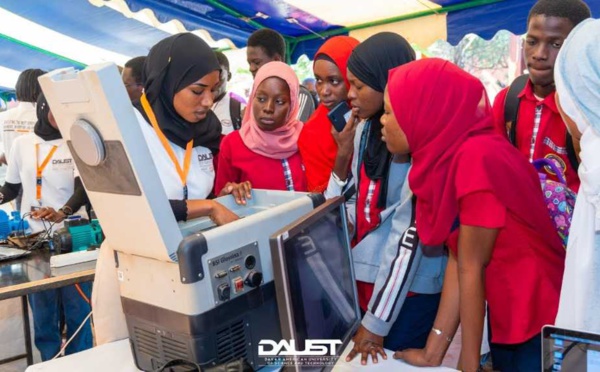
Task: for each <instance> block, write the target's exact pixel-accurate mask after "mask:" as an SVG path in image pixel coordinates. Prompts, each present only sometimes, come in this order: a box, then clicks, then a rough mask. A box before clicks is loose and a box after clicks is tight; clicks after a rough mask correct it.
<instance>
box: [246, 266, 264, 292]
mask: <svg viewBox="0 0 600 372" xmlns="http://www.w3.org/2000/svg"><path fill="white" fill-rule="evenodd" d="M262 280H263V274H262V273H261V272H260V271H256V270H251V271H250V272H248V274H246V278H244V284H246V285H247V286H248V287H251V288H254V287H258V286H259V285H260V283H262Z"/></svg>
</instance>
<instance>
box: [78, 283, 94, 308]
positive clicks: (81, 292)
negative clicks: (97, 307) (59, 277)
mask: <svg viewBox="0 0 600 372" xmlns="http://www.w3.org/2000/svg"><path fill="white" fill-rule="evenodd" d="M75 289H77V292H79V294H80V295H81V297H82V298H83V299H84V300H85V302H87V303H88V304H89V305H91V303H90V299H89V298H88V297H87V296H86V295H85V293H84V292H83V289H81V286H80V285H79V283H76V284H75Z"/></svg>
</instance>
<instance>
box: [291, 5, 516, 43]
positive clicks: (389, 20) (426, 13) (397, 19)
mask: <svg viewBox="0 0 600 372" xmlns="http://www.w3.org/2000/svg"><path fill="white" fill-rule="evenodd" d="M501 1H504V0H474V1H468V2H464V3H460V4H455V5H450V6H445V7H442V8H438V9H428V10H423V11H420V12H415V13H410V14H404V15H401V16H397V17H392V18H386V19H381V20H378V21H374V22H367V23H361V24H358V25H354V26H349V27H340V28H336V29H334V30H330V31H324V32H321V33H320V34H321V36H325V37H329V36H334V35H340V34H346V33H349V32H350V31H355V30H361V29H364V28H369V27H374V26H382V25H387V24H390V23H396V22H400V21H407V20H409V19H414V18H420V17H426V16H430V15H435V14H441V13H449V12H455V11H458V10H463V9H469V8H475V7H478V6H483V5H489V4H494V3H498V2H501ZM318 38H319V37H317V36H315V35H306V36H300V37H297V38H295V42H297V43H299V42H302V41H307V40H314V39H318Z"/></svg>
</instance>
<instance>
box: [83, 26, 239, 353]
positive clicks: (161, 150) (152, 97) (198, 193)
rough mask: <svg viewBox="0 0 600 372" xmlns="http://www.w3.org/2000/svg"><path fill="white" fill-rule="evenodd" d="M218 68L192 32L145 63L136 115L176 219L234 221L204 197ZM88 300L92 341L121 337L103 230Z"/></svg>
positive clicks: (217, 127) (214, 147)
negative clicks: (92, 320)
mask: <svg viewBox="0 0 600 372" xmlns="http://www.w3.org/2000/svg"><path fill="white" fill-rule="evenodd" d="M219 72H220V69H219V63H218V61H217V58H216V57H215V54H214V52H213V51H212V50H211V49H210V47H209V46H208V44H206V43H205V42H204V41H203V40H202V39H200V38H199V37H198V36H196V35H194V34H191V33H181V34H177V35H173V36H170V37H168V38H166V39H164V40H162V41H160V42H159V43H158V44H156V45H155V46H154V47H152V49H151V50H150V53H149V54H148V57H147V58H146V63H145V64H144V71H143V73H142V81H144V94H142V97H141V98H140V103H139V104H138V105H135V107H136V108H137V111H138V112H136V115H137V116H138V120H139V122H140V123H139V124H140V126H141V128H142V132H143V135H144V139H145V140H146V141H147V143H148V148H149V149H150V155H151V156H152V159H153V161H154V165H155V166H156V169H157V170H158V174H159V176H160V180H161V183H162V185H163V187H164V189H165V192H166V194H167V197H168V198H169V201H170V203H171V207H172V209H173V213H174V215H175V218H176V220H177V221H185V220H187V219H192V218H197V217H201V216H208V217H210V218H211V219H212V220H213V221H214V222H215V223H216V224H217V225H222V224H225V223H229V222H231V221H234V220H237V219H238V216H236V215H235V214H234V213H233V212H231V211H230V210H228V209H227V208H225V207H224V206H223V205H222V204H220V203H218V202H217V201H215V200H210V199H207V198H208V197H209V195H210V194H211V192H212V189H213V186H214V179H215V171H214V165H213V159H214V157H215V156H216V155H217V153H218V151H219V146H220V143H221V124H220V123H219V120H218V119H217V117H216V115H215V114H214V113H213V112H212V111H211V107H212V104H213V97H214V94H215V92H216V90H217V87H218V84H219ZM186 159H187V160H186ZM186 164H188V166H187V167H186ZM100 222H102V221H100ZM92 304H93V308H94V329H95V335H96V344H97V345H101V344H103V343H107V342H112V341H116V340H119V339H123V338H126V337H128V332H127V326H126V323H125V316H124V314H123V308H122V306H121V301H120V297H119V285H118V281H117V273H116V269H115V264H114V254H113V251H112V249H111V248H110V236H107V240H106V241H105V243H104V244H103V245H102V248H101V250H100V255H99V257H98V262H97V264H96V277H95V281H94V291H93V298H92Z"/></svg>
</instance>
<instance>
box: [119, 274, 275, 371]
mask: <svg viewBox="0 0 600 372" xmlns="http://www.w3.org/2000/svg"><path fill="white" fill-rule="evenodd" d="M121 300H122V303H123V310H124V312H125V317H126V320H127V328H128V330H129V339H130V342H131V349H132V351H133V356H134V359H135V363H136V366H137V367H138V368H139V369H141V370H144V371H152V370H155V369H157V368H159V367H161V366H162V365H164V364H165V363H167V362H169V361H170V360H172V359H186V360H191V361H193V362H196V363H198V364H199V365H201V366H203V367H209V366H214V365H217V364H221V363H225V362H228V361H231V360H235V359H239V358H244V359H245V360H246V361H247V362H248V363H249V364H250V365H251V366H252V367H253V368H254V369H257V368H259V367H260V366H262V365H264V362H263V361H262V360H261V358H259V357H258V343H259V341H260V340H263V339H269V340H280V339H281V328H280V325H279V314H278V311H277V300H276V296H275V285H274V283H273V282H272V281H271V282H269V283H267V284H264V285H262V286H260V287H258V288H255V289H253V290H251V291H250V292H248V293H247V294H246V295H244V296H241V297H237V298H235V299H233V300H231V301H228V302H226V303H224V304H222V305H220V306H218V307H216V308H214V309H212V310H209V311H207V312H205V313H203V314H198V315H186V314H181V313H176V312H173V311H170V310H166V309H163V308H159V307H156V306H152V305H148V304H144V303H141V302H137V301H134V300H131V299H127V298H122V299H121ZM207 300H211V301H212V299H207Z"/></svg>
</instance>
